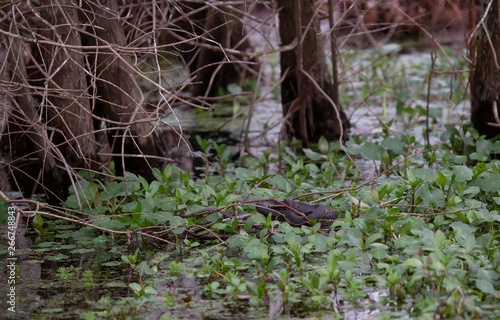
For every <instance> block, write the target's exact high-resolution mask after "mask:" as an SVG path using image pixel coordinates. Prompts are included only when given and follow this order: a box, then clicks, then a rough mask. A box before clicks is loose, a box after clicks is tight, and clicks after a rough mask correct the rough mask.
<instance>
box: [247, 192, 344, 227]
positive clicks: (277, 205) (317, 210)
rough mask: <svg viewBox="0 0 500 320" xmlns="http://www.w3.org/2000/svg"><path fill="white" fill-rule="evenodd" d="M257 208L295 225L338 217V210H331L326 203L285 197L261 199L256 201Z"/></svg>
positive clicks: (262, 212) (265, 213)
mask: <svg viewBox="0 0 500 320" xmlns="http://www.w3.org/2000/svg"><path fill="white" fill-rule="evenodd" d="M283 204H285V205H283ZM287 206H288V207H290V208H292V209H294V210H296V211H298V212H301V213H303V214H304V216H302V215H299V214H297V213H295V212H293V210H290V209H289V208H287ZM256 209H257V212H259V213H261V214H263V215H265V216H267V215H269V214H271V215H272V217H273V218H275V219H276V218H279V217H283V218H284V219H285V220H286V221H287V222H288V223H290V225H293V226H301V225H303V224H305V223H307V222H309V220H334V219H336V218H337V217H338V213H337V211H329V210H328V209H327V207H326V206H325V205H324V204H308V203H304V202H298V201H294V200H291V199H285V200H283V202H280V201H277V200H266V201H260V202H257V203H256Z"/></svg>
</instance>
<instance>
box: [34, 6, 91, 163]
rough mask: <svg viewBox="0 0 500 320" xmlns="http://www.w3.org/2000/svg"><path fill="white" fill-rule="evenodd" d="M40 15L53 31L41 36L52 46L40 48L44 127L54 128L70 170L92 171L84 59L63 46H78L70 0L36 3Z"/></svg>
mask: <svg viewBox="0 0 500 320" xmlns="http://www.w3.org/2000/svg"><path fill="white" fill-rule="evenodd" d="M40 4H41V7H42V8H43V10H42V16H43V17H44V18H45V20H46V21H47V22H49V23H50V25H52V26H53V28H46V30H45V31H44V36H45V37H46V38H48V39H50V40H52V41H53V42H54V44H44V45H43V49H44V50H43V58H44V61H45V69H44V72H45V75H46V78H47V87H48V88H47V89H48V90H47V91H46V92H45V93H44V94H45V96H44V97H43V100H44V102H45V104H44V107H45V108H46V109H47V111H48V115H49V120H48V121H47V126H49V127H53V128H55V129H56V133H58V134H56V135H55V137H54V139H55V143H56V144H58V145H61V147H60V150H61V152H62V154H63V156H64V160H63V159H61V160H62V161H66V162H67V164H68V165H69V166H70V167H72V168H87V169H89V168H91V167H94V168H96V166H95V164H94V165H93V166H92V165H91V163H90V162H91V160H93V159H95V158H96V144H95V139H94V133H93V131H94V130H93V125H92V112H91V109H90V103H89V95H88V91H87V81H86V77H85V70H84V63H83V61H84V59H83V54H82V51H81V50H77V49H70V48H68V47H66V46H79V45H81V39H80V32H79V31H78V28H79V27H80V26H81V21H80V20H79V17H78V8H77V7H76V6H75V5H74V4H73V3H72V0H59V1H58V2H57V3H54V2H53V1H51V0H42V1H40Z"/></svg>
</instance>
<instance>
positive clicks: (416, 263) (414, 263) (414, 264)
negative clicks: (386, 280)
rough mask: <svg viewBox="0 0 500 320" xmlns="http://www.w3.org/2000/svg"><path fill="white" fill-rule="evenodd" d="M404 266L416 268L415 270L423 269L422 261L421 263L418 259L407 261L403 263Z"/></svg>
mask: <svg viewBox="0 0 500 320" xmlns="http://www.w3.org/2000/svg"><path fill="white" fill-rule="evenodd" d="M403 264H404V265H405V266H409V267H415V268H420V267H422V261H420V259H417V258H409V259H406V260H405V262H403Z"/></svg>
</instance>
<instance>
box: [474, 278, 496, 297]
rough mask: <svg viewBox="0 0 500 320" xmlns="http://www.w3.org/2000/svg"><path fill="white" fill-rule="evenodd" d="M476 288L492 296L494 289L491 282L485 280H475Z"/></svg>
mask: <svg viewBox="0 0 500 320" xmlns="http://www.w3.org/2000/svg"><path fill="white" fill-rule="evenodd" d="M476 287H477V288H478V289H479V290H481V291H482V292H484V293H489V294H494V293H495V288H494V287H493V284H492V283H491V281H488V280H486V279H481V280H476Z"/></svg>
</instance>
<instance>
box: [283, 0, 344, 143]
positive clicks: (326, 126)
mask: <svg viewBox="0 0 500 320" xmlns="http://www.w3.org/2000/svg"><path fill="white" fill-rule="evenodd" d="M278 5H279V6H280V8H281V11H280V13H279V21H280V24H279V29H280V37H281V42H282V44H283V45H286V44H289V43H292V42H293V41H294V40H295V39H297V40H298V44H297V46H296V47H295V48H294V49H293V50H289V51H284V52H282V53H281V58H280V60H281V74H282V76H284V75H285V74H286V76H285V78H284V81H283V83H282V85H281V98H282V104H283V116H284V117H285V119H286V121H285V125H286V131H287V133H288V135H289V136H294V137H297V138H299V139H301V140H302V141H303V142H304V143H305V145H307V142H308V141H309V140H317V139H319V137H321V136H324V137H326V138H330V139H339V138H340V137H342V138H343V139H345V138H346V137H347V134H346V129H348V128H349V127H350V124H349V120H348V119H347V117H346V115H345V113H344V112H343V110H342V108H341V107H340V106H339V105H335V103H334V102H333V100H332V98H333V97H334V96H335V90H334V87H333V84H332V78H331V76H330V73H329V72H328V68H327V64H326V56H325V48H324V44H323V39H321V37H320V36H319V33H320V27H319V20H318V17H317V10H316V5H315V1H314V0H278ZM332 49H333V50H335V48H332Z"/></svg>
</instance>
